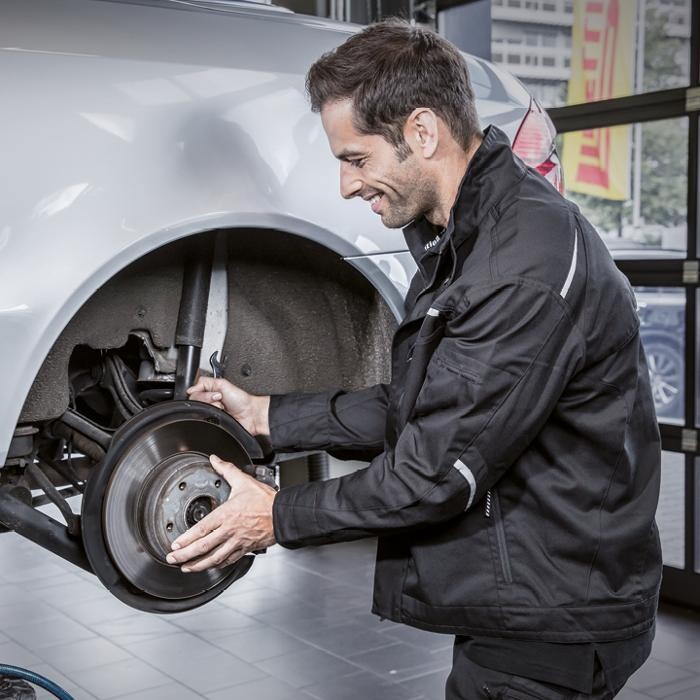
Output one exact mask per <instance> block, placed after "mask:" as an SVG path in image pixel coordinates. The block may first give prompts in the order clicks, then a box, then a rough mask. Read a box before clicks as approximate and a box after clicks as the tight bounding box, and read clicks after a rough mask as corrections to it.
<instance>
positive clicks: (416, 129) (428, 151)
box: [403, 107, 440, 158]
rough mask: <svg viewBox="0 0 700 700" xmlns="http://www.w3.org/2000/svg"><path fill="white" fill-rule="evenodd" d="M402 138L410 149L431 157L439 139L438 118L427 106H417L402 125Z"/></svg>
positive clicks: (424, 156)
mask: <svg viewBox="0 0 700 700" xmlns="http://www.w3.org/2000/svg"><path fill="white" fill-rule="evenodd" d="M403 131H404V133H403V135H404V138H405V139H406V142H407V143H408V144H409V145H410V146H411V149H412V150H413V151H414V152H415V153H416V154H417V155H421V156H423V158H431V157H432V156H433V155H434V154H435V151H437V147H438V143H439V141H440V138H439V132H438V118H437V115H436V114H435V112H433V110H432V109H429V108H428V107H418V108H416V109H414V110H413V112H411V114H410V115H409V116H408V119H407V120H406V124H405V126H404V130H403Z"/></svg>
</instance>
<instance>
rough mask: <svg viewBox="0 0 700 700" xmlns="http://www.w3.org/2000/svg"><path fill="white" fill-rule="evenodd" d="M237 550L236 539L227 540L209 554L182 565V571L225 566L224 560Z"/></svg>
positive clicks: (191, 571) (192, 571)
mask: <svg viewBox="0 0 700 700" xmlns="http://www.w3.org/2000/svg"><path fill="white" fill-rule="evenodd" d="M235 551H236V542H235V541H234V540H226V541H225V542H223V543H222V544H220V545H219V546H218V547H215V548H214V549H212V550H210V551H209V552H208V553H207V554H205V555H203V556H201V557H200V558H199V559H195V560H192V561H188V562H187V563H186V564H185V565H184V566H183V567H181V568H182V571H183V572H184V573H186V574H188V573H196V572H197V571H204V570H206V569H211V568H214V567H220V566H224V565H225V564H224V562H226V561H227V560H228V559H229V558H230V557H231V556H232V554H233V553H234V552H235ZM239 556H240V555H239ZM234 561H235V560H234Z"/></svg>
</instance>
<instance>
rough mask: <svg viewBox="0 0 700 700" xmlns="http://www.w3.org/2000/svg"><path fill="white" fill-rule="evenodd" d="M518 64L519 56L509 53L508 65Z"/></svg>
mask: <svg viewBox="0 0 700 700" xmlns="http://www.w3.org/2000/svg"><path fill="white" fill-rule="evenodd" d="M519 63H520V54H517V53H509V54H508V65H517V64H519Z"/></svg>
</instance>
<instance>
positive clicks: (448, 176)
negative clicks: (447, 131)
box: [425, 137, 483, 229]
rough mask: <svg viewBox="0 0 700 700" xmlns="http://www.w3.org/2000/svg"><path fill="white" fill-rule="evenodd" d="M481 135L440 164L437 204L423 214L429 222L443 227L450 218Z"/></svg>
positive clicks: (479, 143)
mask: <svg viewBox="0 0 700 700" xmlns="http://www.w3.org/2000/svg"><path fill="white" fill-rule="evenodd" d="M482 140H483V139H482V138H481V137H477V138H475V139H474V141H473V142H472V144H471V146H470V147H469V150H468V151H460V152H458V153H456V154H455V155H454V157H453V158H451V159H450V160H449V161H448V162H447V163H444V164H442V165H441V168H440V173H439V175H438V177H439V188H438V192H439V193H440V195H439V201H438V204H437V206H436V207H435V208H434V209H433V210H432V211H429V212H427V213H426V214H425V218H426V219H427V220H428V221H429V222H430V223H431V224H434V225H436V226H439V227H440V228H442V229H444V228H445V227H446V226H447V223H448V221H449V220H450V212H451V211H452V207H453V206H454V203H455V200H456V199H457V195H458V194H459V186H460V185H461V184H462V180H463V179H464V175H465V173H466V172H467V169H468V168H469V164H470V163H471V161H472V158H474V154H475V153H476V152H477V150H478V148H479V146H480V145H481V142H482Z"/></svg>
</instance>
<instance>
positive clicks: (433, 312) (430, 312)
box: [426, 306, 440, 316]
mask: <svg viewBox="0 0 700 700" xmlns="http://www.w3.org/2000/svg"><path fill="white" fill-rule="evenodd" d="M426 314H427V315H428V316H439V315H440V312H439V311H438V310H437V309H434V308H433V307H432V306H431V307H430V308H429V309H428V311H427V312H426Z"/></svg>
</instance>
